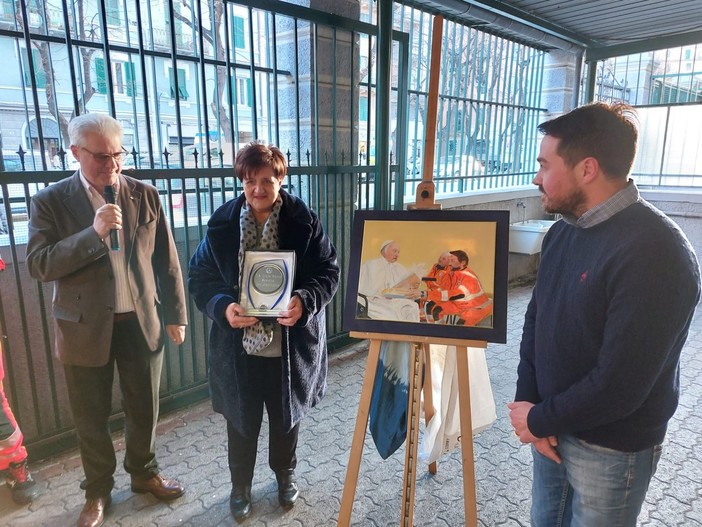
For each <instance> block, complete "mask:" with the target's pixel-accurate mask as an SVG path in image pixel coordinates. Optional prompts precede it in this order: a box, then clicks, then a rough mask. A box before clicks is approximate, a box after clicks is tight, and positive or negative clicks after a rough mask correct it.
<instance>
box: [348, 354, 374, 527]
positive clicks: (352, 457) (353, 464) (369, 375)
mask: <svg viewBox="0 0 702 527" xmlns="http://www.w3.org/2000/svg"><path fill="white" fill-rule="evenodd" d="M380 343H381V341H380V340H371V341H370V348H369V349H368V360H367V363H366V373H365V375H364V376H363V387H362V388H361V399H360V401H359V403H358V414H357V415H356V428H355V430H354V433H353V441H352V443H351V453H350V454H349V464H348V466H347V467H346V480H345V482H344V492H343V494H342V496H341V508H340V509H339V522H338V525H339V527H348V526H349V525H350V523H351V511H352V510H353V501H354V498H355V496H356V486H357V485H358V472H359V469H360V466H361V456H362V455H363V442H364V440H365V437H366V427H367V426H368V415H369V413H370V403H371V396H372V395H373V381H374V380H375V372H376V371H377V369H378V359H379V358H380Z"/></svg>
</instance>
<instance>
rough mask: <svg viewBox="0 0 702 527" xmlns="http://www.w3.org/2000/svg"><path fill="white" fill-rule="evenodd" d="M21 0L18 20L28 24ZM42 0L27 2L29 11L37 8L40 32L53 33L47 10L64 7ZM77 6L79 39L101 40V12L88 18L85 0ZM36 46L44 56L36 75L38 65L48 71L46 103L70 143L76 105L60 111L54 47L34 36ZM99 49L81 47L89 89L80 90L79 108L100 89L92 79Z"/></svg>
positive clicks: (85, 80)
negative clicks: (92, 67) (85, 10)
mask: <svg viewBox="0 0 702 527" xmlns="http://www.w3.org/2000/svg"><path fill="white" fill-rule="evenodd" d="M20 1H21V0H17V3H16V6H15V13H16V20H17V23H18V27H24V25H23V20H22V11H21V8H20V4H19V2H20ZM39 1H41V0H35V1H32V2H28V5H27V11H28V13H30V14H31V13H32V12H35V13H37V14H38V15H40V16H37V17H36V18H33V19H32V22H33V23H34V22H37V21H38V23H39V27H38V28H37V31H36V33H39V34H47V35H51V33H52V32H54V31H53V30H52V28H50V27H48V26H47V23H46V21H47V19H48V18H49V17H48V16H47V11H49V10H50V9H61V7H55V6H52V5H51V3H50V2H49V1H48V0H43V1H41V3H38V2H39ZM73 5H74V6H75V9H76V19H77V22H78V27H77V34H78V39H79V40H84V41H89V42H97V41H98V26H97V25H96V23H95V20H96V18H97V15H94V16H93V17H92V19H91V20H90V21H89V22H88V21H86V19H85V12H84V0H75V2H74V4H73ZM32 47H33V49H36V50H37V52H38V53H39V57H40V62H39V64H34V67H35V76H36V74H37V73H38V71H36V70H38V69H41V71H42V72H43V73H44V75H45V79H46V82H45V86H44V92H45V94H46V103H47V107H48V110H49V113H50V114H51V115H52V116H53V117H54V119H56V122H57V123H58V125H59V130H60V131H61V137H62V138H63V143H64V144H65V145H68V144H70V140H69V137H68V123H69V122H70V120H71V119H72V118H73V117H75V115H76V112H75V109H73V111H71V112H70V113H69V114H64V113H61V112H60V111H59V107H58V101H57V100H56V91H55V90H56V84H57V83H56V74H55V71H54V68H53V64H52V60H51V51H50V47H49V43H48V42H45V41H42V40H37V39H33V40H32ZM95 51H96V50H95V49H94V48H79V53H80V60H81V68H80V73H81V74H82V77H83V78H82V83H81V85H82V86H84V87H85V90H84V91H83V92H82V93H79V94H78V110H79V111H80V112H84V111H85V108H86V106H87V104H88V101H90V99H91V98H92V97H93V95H94V94H95V93H96V92H97V90H96V88H95V86H93V79H92V70H91V67H90V64H91V61H92V57H93V55H94V54H95ZM27 55H28V60H32V53H30V52H29V50H28V53H27Z"/></svg>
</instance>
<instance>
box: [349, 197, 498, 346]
mask: <svg viewBox="0 0 702 527" xmlns="http://www.w3.org/2000/svg"><path fill="white" fill-rule="evenodd" d="M352 236H353V237H352V240H351V257H350V261H349V277H348V287H347V294H346V299H345V305H344V329H345V330H347V331H359V332H369V333H386V334H398V335H412V336H419V337H442V338H450V339H465V340H483V341H487V342H500V343H504V342H506V337H507V258H508V251H509V212H508V211H491V210H461V211H455V210H451V211H443V210H409V211H358V212H356V214H355V217H354V224H353V234H352Z"/></svg>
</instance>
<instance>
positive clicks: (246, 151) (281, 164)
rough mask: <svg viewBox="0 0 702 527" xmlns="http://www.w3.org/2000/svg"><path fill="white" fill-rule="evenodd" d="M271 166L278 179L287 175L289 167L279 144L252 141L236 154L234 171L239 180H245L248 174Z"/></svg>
mask: <svg viewBox="0 0 702 527" xmlns="http://www.w3.org/2000/svg"><path fill="white" fill-rule="evenodd" d="M266 167H270V168H271V169H273V174H274V175H275V177H277V178H278V179H282V178H284V177H285V174H286V172H287V167H286V164H285V156H284V155H283V152H281V151H280V149H279V148H278V147H277V146H273V145H268V144H266V143H264V142H262V141H252V142H251V143H249V144H247V145H246V146H244V147H242V148H241V149H240V150H239V151H238V152H237V154H236V160H235V161H234V172H235V173H236V177H237V178H239V181H244V177H246V175H247V174H256V173H257V172H258V171H259V170H261V169H262V168H266Z"/></svg>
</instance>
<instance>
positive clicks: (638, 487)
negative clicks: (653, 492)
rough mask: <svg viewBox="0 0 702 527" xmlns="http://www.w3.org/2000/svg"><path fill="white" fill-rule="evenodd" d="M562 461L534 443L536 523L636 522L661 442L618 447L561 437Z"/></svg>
mask: <svg viewBox="0 0 702 527" xmlns="http://www.w3.org/2000/svg"><path fill="white" fill-rule="evenodd" d="M557 450H558V454H559V455H560V457H561V464H560V465H559V464H558V463H555V462H553V461H551V460H550V459H548V458H546V457H544V456H542V455H541V454H540V453H539V452H537V451H536V449H535V448H534V447H533V446H532V454H533V456H534V482H533V485H532V492H531V500H532V501H531V525H532V527H634V526H635V525H636V518H637V516H638V515H639V512H640V511H641V505H642V504H643V501H644V498H645V497H646V491H647V490H648V484H649V482H650V481H651V477H653V474H654V473H655V472H656V466H657V465H658V460H659V459H660V456H661V446H660V445H658V446H655V447H652V448H648V449H646V450H642V451H641V452H620V451H618V450H612V449H609V448H604V447H600V446H597V445H592V444H589V443H586V442H585V441H581V440H580V439H577V438H575V437H573V436H568V435H566V436H559V437H558V447H557Z"/></svg>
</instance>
